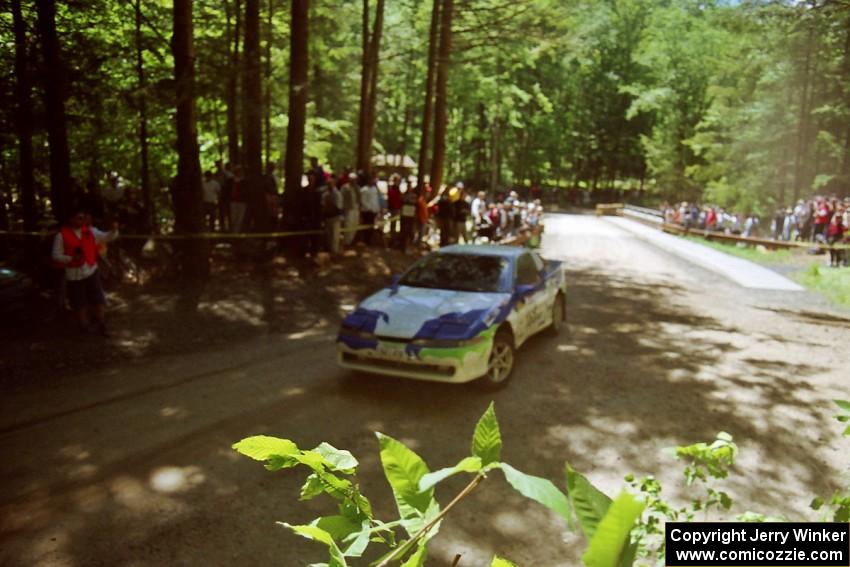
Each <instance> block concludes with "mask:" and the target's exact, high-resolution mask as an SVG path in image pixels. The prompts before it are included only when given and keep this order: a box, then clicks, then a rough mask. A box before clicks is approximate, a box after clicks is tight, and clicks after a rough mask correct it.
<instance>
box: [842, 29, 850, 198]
mask: <svg viewBox="0 0 850 567" xmlns="http://www.w3.org/2000/svg"><path fill="white" fill-rule="evenodd" d="M844 25H845V27H846V32H847V34H846V36H845V39H844V59H843V61H842V63H843V65H842V67H843V73H842V74H843V76H844V89H845V91H844V92H845V93H846V92H847V89H850V87H848V85H850V14H848V15H847V20H846V21H845V23H844ZM844 104H845V105H850V100H848V97H847V95H846V94H845V95H844ZM845 128H846V129H845V132H844V158H843V159H842V160H841V175H842V177H843V178H844V179H843V183H844V194H845V195H850V120H848V121H847V125H846V127H845Z"/></svg>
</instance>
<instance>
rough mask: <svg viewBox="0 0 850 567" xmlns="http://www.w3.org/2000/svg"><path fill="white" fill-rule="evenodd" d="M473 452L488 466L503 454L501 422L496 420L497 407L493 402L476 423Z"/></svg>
mask: <svg viewBox="0 0 850 567" xmlns="http://www.w3.org/2000/svg"><path fill="white" fill-rule="evenodd" d="M472 454H473V455H474V456H476V457H479V458H480V459H481V464H482V465H484V466H486V465H489V464H490V463H495V462H498V461H499V459H500V458H501V455H502V434H501V433H500V432H499V422H498V421H497V420H496V409H495V407H494V405H493V402H490V405H489V406H488V407H487V411H485V412H484V415H482V416H481V419H479V420H478V423H477V424H476V425H475V433H474V434H473V435H472Z"/></svg>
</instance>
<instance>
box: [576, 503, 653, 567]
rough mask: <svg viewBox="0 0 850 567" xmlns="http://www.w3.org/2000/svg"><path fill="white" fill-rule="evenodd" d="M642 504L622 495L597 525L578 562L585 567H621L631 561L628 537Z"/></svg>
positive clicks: (631, 555) (630, 545)
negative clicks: (582, 562)
mask: <svg viewBox="0 0 850 567" xmlns="http://www.w3.org/2000/svg"><path fill="white" fill-rule="evenodd" d="M643 507H644V505H643V503H641V502H638V501H637V500H636V499H635V498H634V496H632V495H630V494H628V493H626V492H624V493H622V494H620V496H618V497H617V499H616V500H614V502H612V503H611V506H610V507H609V508H608V513H607V514H605V517H604V518H602V521H601V522H599V525H598V526H597V528H596V533H594V535H593V538H591V540H590V544H589V545H588V547H587V551H586V552H585V553H584V556H583V557H582V560H583V561H584V564H585V565H587V567H625V566H627V565H630V564H631V562H630V559H631V560H633V559H634V551H633V550H632V549H631V548H633V547H634V546H633V545H632V544H631V541H630V534H631V531H632V528H633V527H634V525H635V522H636V521H637V519H638V518H639V517H640V515H641V512H643Z"/></svg>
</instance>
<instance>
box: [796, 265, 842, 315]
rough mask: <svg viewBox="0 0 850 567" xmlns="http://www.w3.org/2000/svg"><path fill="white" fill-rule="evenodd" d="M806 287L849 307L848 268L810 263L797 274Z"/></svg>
mask: <svg viewBox="0 0 850 567" xmlns="http://www.w3.org/2000/svg"><path fill="white" fill-rule="evenodd" d="M797 279H798V280H799V282H800V283H801V284H802V285H804V286H805V287H807V288H808V289H811V290H814V291H818V292H820V293H822V294H824V295H825V296H827V297H828V298H829V299H830V300H832V301H834V302H835V303H837V304H839V305H843V306H845V307H850V268H829V267H826V266H819V265H817V264H812V265H811V266H809V268H808V269H807V270H804V271H803V272H800V273H799V274H798V275H797Z"/></svg>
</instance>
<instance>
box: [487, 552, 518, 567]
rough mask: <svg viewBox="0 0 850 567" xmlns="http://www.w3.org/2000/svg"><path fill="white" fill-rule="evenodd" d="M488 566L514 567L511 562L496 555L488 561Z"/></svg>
mask: <svg viewBox="0 0 850 567" xmlns="http://www.w3.org/2000/svg"><path fill="white" fill-rule="evenodd" d="M490 567H516V565H515V564H513V563H511V562H510V561H508V560H507V559H504V558H502V557H499V556H498V555H496V556H495V557H493V561H492V562H491V563H490Z"/></svg>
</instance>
